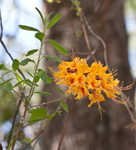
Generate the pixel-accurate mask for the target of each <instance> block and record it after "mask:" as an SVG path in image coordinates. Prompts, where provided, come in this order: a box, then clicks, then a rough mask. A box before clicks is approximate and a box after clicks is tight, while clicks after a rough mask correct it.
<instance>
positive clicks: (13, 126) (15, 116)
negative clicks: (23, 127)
mask: <svg viewBox="0 0 136 150" xmlns="http://www.w3.org/2000/svg"><path fill="white" fill-rule="evenodd" d="M24 97H25V95H24V91H22V92H21V96H20V99H19V102H18V105H17V109H16V112H15V114H14V116H13V122H12V128H11V130H10V133H9V137H8V140H7V143H8V144H7V147H9V145H10V142H11V138H12V135H13V131H14V128H15V122H16V118H17V115H18V112H19V108H20V106H21V103H22V101H23V99H24Z"/></svg>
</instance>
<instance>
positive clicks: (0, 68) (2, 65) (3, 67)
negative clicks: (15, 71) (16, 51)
mask: <svg viewBox="0 0 136 150" xmlns="http://www.w3.org/2000/svg"><path fill="white" fill-rule="evenodd" d="M0 70H8V68H6V67H5V65H4V64H0Z"/></svg>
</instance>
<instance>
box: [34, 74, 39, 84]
mask: <svg viewBox="0 0 136 150" xmlns="http://www.w3.org/2000/svg"><path fill="white" fill-rule="evenodd" d="M39 80H40V77H39V75H35V77H34V83H37V82H38V81H39Z"/></svg>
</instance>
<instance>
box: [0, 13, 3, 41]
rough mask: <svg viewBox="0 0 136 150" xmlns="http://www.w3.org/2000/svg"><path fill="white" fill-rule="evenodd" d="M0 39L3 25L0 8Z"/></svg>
mask: <svg viewBox="0 0 136 150" xmlns="http://www.w3.org/2000/svg"><path fill="white" fill-rule="evenodd" d="M0 32H1V33H0V39H2V37H3V25H2V17H1V10H0Z"/></svg>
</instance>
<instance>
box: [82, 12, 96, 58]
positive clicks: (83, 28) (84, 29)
mask: <svg viewBox="0 0 136 150" xmlns="http://www.w3.org/2000/svg"><path fill="white" fill-rule="evenodd" d="M80 21H81V26H82V30H83V33H84V37H85V42H86V45H87V48H88V51H89V53H90V54H91V57H92V58H93V59H94V60H95V57H94V55H93V53H92V52H93V51H92V50H91V47H90V43H89V37H88V34H87V30H86V27H85V23H84V18H83V15H82V13H81V15H80ZM89 57H90V56H89ZM87 59H89V58H87Z"/></svg>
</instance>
